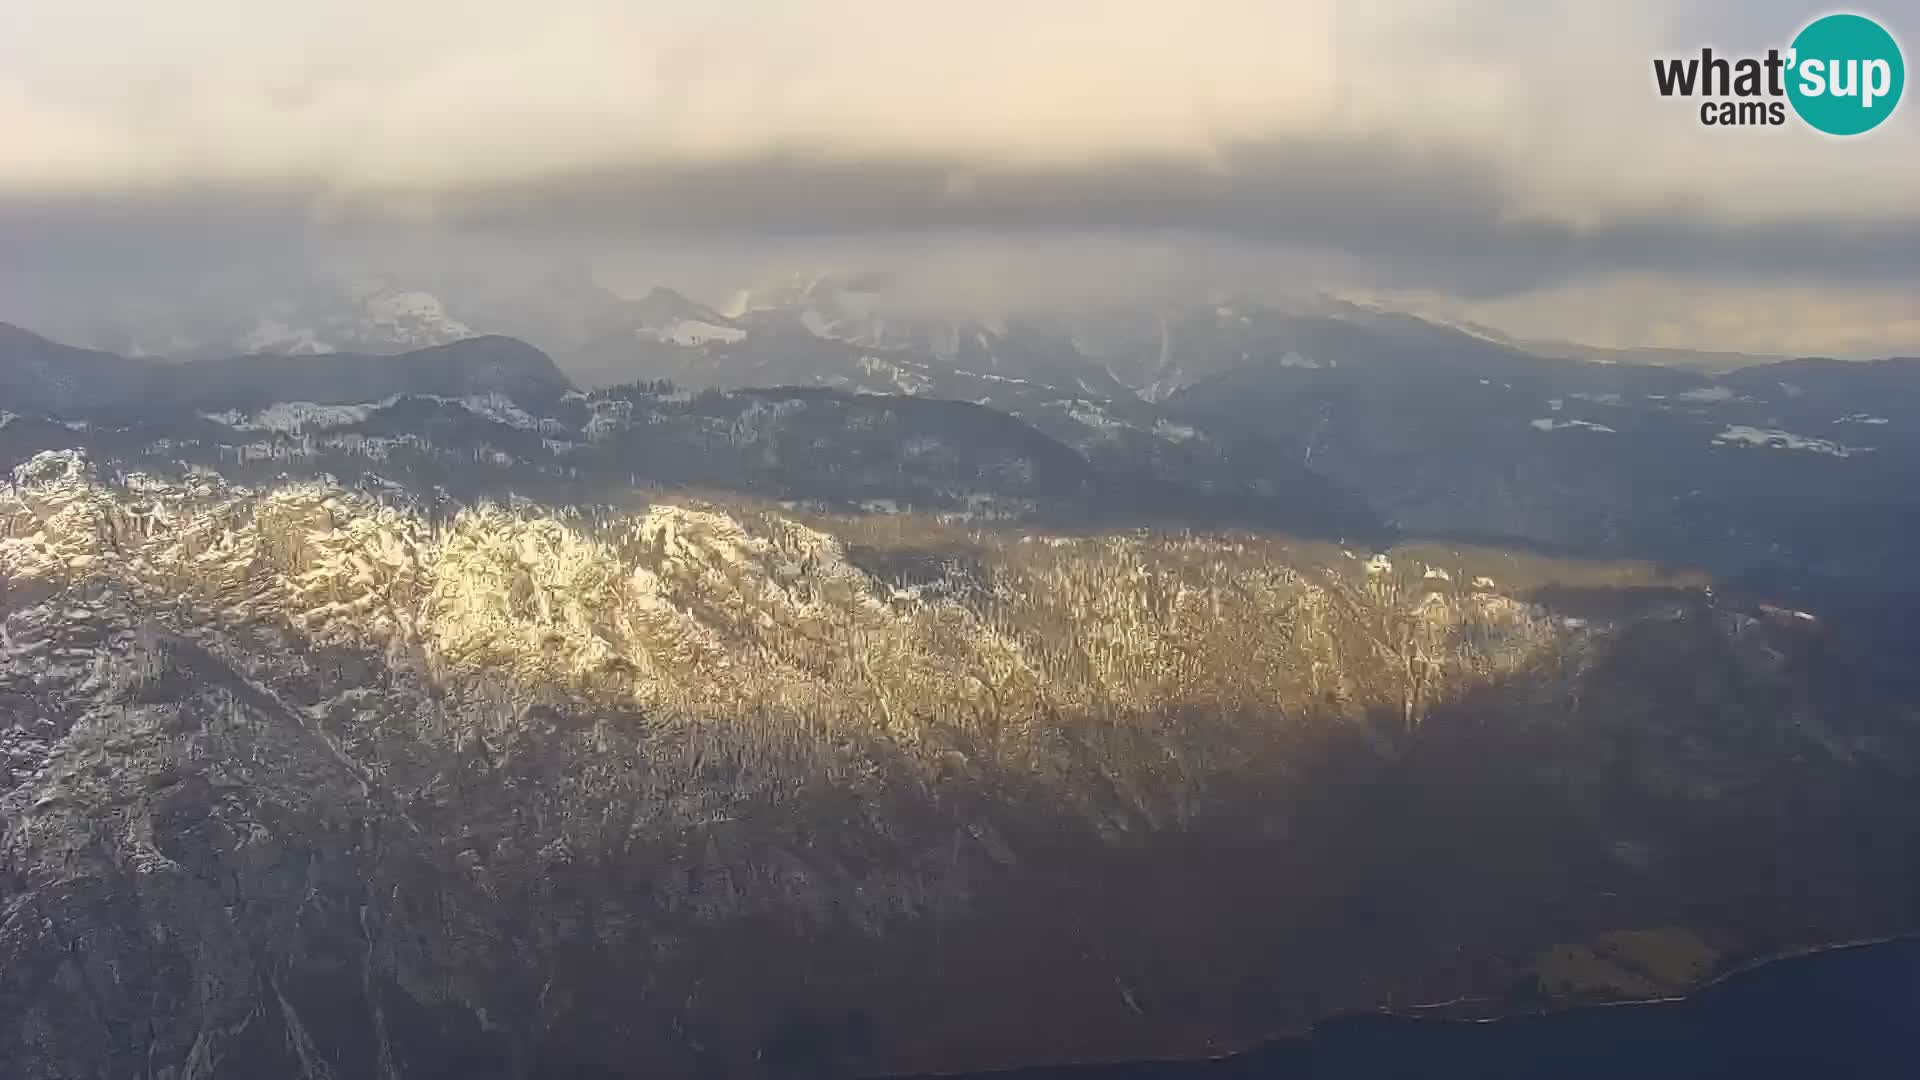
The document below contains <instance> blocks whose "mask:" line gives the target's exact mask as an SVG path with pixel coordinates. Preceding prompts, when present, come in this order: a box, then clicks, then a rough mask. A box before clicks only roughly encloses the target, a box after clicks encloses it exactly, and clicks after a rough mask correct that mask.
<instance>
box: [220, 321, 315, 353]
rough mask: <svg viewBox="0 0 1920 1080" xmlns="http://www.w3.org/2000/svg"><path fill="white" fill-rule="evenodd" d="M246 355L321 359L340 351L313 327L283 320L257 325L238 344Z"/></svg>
mask: <svg viewBox="0 0 1920 1080" xmlns="http://www.w3.org/2000/svg"><path fill="white" fill-rule="evenodd" d="M236 344H238V345H239V346H240V351H241V352H244V353H279V354H282V355H286V356H320V355H322V354H325V353H331V352H339V351H340V350H339V349H337V348H335V347H334V346H333V345H332V344H330V343H328V342H326V341H324V340H322V339H321V337H320V335H319V334H318V333H317V332H315V331H314V330H313V328H312V327H306V326H302V327H297V328H296V327H293V326H289V325H287V324H286V323H284V322H281V321H280V320H279V319H269V318H263V319H261V320H259V321H258V322H255V323H254V324H253V329H251V330H249V331H247V332H246V333H245V334H244V335H242V336H241V338H240V340H239V341H238V342H237V343H236Z"/></svg>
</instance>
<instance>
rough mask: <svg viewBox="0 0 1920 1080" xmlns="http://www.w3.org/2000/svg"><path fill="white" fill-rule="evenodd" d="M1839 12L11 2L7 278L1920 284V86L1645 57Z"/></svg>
mask: <svg viewBox="0 0 1920 1080" xmlns="http://www.w3.org/2000/svg"><path fill="white" fill-rule="evenodd" d="M1817 13H1818V12H1817V11H1816V10H1815V9H1813V8H1812V7H1806V8H1804V9H1803V8H1801V7H1798V6H1795V5H1792V4H1790V3H1786V2H1784V0H1767V2H1766V3H1763V4H1748V5H1733V4H1699V3H1696V4H1691V5H1689V4H1681V5H1671V4H1658V3H1654V2H1653V0H1633V2H1624V3H1620V4H1611V5H1559V4H1553V5H1549V4H1537V3H1524V2H1521V0H1478V2H1469V3H1446V2H1442V0H1402V2H1400V3H1396V4H1387V5H1352V4H1341V3H1337V2H1335V0H1311V2H1303V3H1297V4H1278V3H1272V2H1252V0H1198V2H1190V3H1187V4H1171V3H1150V2H1147V0H1104V2H1100V3H1093V2H1091V0H1057V2H1055V3H1051V4H1045V5H1034V4H1016V3H1012V2H1006V3H1001V2H977V3H974V4H970V5H949V6H939V7H936V6H935V5H932V4H901V3H898V2H891V3H880V2H879V0H841V2H840V3H836V4H832V5H821V4H810V3H798V2H785V0H757V2H756V0H706V2H702V3H692V2H688V3H661V4H652V5H645V6H638V5H630V4H614V3H602V2H598V0H548V2H546V3H540V4H528V3H513V2H507V0H471V2H467V3H459V4H455V3H453V2H452V0H417V2H415V3H411V4H407V5H387V4H377V3H375V2H374V0H339V2H337V3H334V4H329V5H321V6H320V7H318V8H313V9H303V10H301V11H299V12H283V11H263V10H261V9H260V8H259V6H258V5H253V4H242V3H239V2H238V0H188V2H185V3H182V4H176V5H168V6H166V7H165V9H164V11H163V9H162V8H161V7H160V6H156V5H146V4H138V3H134V2H133V0H71V2H69V3H66V4H62V5H59V6H57V7H54V8H49V7H47V6H46V5H31V4H29V3H28V2H27V0H0V129H4V130H6V131H8V132H9V133H10V134H9V142H10V144H11V146H10V152H9V153H8V154H7V155H6V156H4V157H0V275H5V274H8V273H12V274H14V275H16V276H17V275H20V274H25V273H28V272H29V271H36V272H45V273H52V274H58V273H60V272H62V271H65V272H69V273H71V274H73V275H76V276H84V275H86V274H88V273H89V272H92V273H96V274H102V275H104V274H108V273H121V274H124V275H127V276H137V275H138V274H139V273H141V272H143V271H144V270H146V269H153V268H160V267H164V266H165V265H167V264H168V263H169V261H174V262H183V261H191V260H193V259H200V260H203V261H206V262H209V263H215V262H222V261H224V262H225V263H226V264H229V265H231V264H234V263H236V262H243V261H246V260H257V261H262V262H266V261H273V260H279V261H282V262H285V261H290V260H297V259H298V258H301V257H304V256H309V255H314V256H317V255H319V254H321V253H327V252H337V251H342V250H351V249H354V248H355V247H356V246H360V247H365V248H367V249H369V250H373V249H379V250H382V251H391V250H392V249H394V248H395V247H400V248H406V247H408V246H412V247H413V248H415V249H417V250H419V251H422V252H430V251H431V250H433V249H436V248H438V247H442V246H445V245H448V244H450V243H454V242H456V241H457V242H458V243H461V244H470V245H478V246H480V247H487V246H488V245H492V246H496V247H499V248H502V249H514V248H528V247H533V248H542V247H545V248H552V249H555V250H566V251H570V252H587V253H592V254H600V255H606V254H612V253H618V252H619V251H621V250H623V249H630V248H632V247H635V246H646V245H653V244H658V243H660V242H661V240H662V237H667V236H670V237H674V238H676V239H674V241H673V242H674V243H677V244H680V245H686V244H688V243H691V242H693V239H694V238H709V239H711V240H712V241H713V242H714V243H717V244H718V243H724V244H728V245H734V246H737V247H741V248H742V249H743V250H744V249H745V248H746V247H750V246H751V244H750V243H749V241H756V240H757V241H758V242H761V243H763V244H765V245H768V246H770V247H775V248H790V247H792V246H793V245H795V244H797V243H800V242H801V241H802V240H805V241H807V242H813V241H817V239H818V238H820V237H823V236H828V237H832V236H839V237H868V238H872V237H879V236H884V235H894V234H912V233H919V234H926V235H934V234H940V235H954V234H959V235H970V236H973V237H975V238H985V237H993V238H1013V242H1017V243H1020V244H1026V245H1033V244H1036V243H1044V242H1045V241H1046V238H1049V237H1067V236H1079V235H1085V234H1105V235H1111V236H1116V237H1131V238H1139V237H1147V238H1154V242H1155V243H1160V242H1174V241H1169V240H1168V238H1186V239H1185V240H1180V241H1178V242H1184V243H1192V244H1195V245H1199V246H1212V247H1219V246H1227V247H1235V246H1240V247H1255V248H1263V249H1272V250H1275V251H1285V252H1288V253H1291V254H1292V255H1295V256H1298V255H1302V254H1305V255H1315V254H1317V255H1320V256H1324V257H1325V258H1327V259H1329V260H1331V261H1336V262H1338V263H1339V264H1340V266H1341V268H1342V273H1343V274H1349V275H1350V276H1351V275H1357V276H1358V277H1360V278H1363V279H1364V278H1369V277H1370V278H1372V279H1373V280H1374V281H1376V282H1377V283H1378V284H1380V285H1382V286H1389V287H1394V288H1409V289H1420V290H1426V291H1431V292H1437V293H1443V294H1447V295H1451V296H1454V297H1456V298H1458V299H1459V300H1460V301H1461V302H1462V303H1475V302H1481V301H1485V300H1488V299H1489V298H1495V297H1502V296H1512V295H1515V294H1520V293H1526V292H1529V291H1539V290H1542V289H1561V290H1563V289H1564V288H1565V287H1567V286H1569V285H1570V284H1577V283H1578V282H1580V281H1583V280H1585V281H1596V282H1598V281H1610V280H1617V279H1620V278H1622V277H1626V276H1638V277H1651V278H1663V277H1664V278H1670V279H1673V280H1677V281H1693V282H1699V281H1702V280H1708V279H1712V280H1715V281H1721V282H1725V281H1732V282H1753V283H1755V284H1756V287H1759V286H1762V285H1764V286H1765V287H1768V288H1776V289H1777V288H1783V287H1791V288H1794V289H1799V290H1802V291H1803V292H1807V293H1808V294H1812V293H1818V292H1822V291H1825V292H1827V293H1831V294H1834V295H1843V294H1844V295H1853V296H1856V297H1857V296H1858V295H1860V294H1861V293H1862V290H1867V291H1873V290H1879V291H1883V292H1884V291H1887V290H1894V294H1893V295H1894V298H1895V300H1896V301H1897V298H1898V294H1899V290H1910V289H1915V288H1920V255H1916V252H1920V206H1916V205H1915V204H1914V202H1913V200H1912V191H1913V190H1914V189H1915V187H1916V181H1920V137H1916V132H1917V131H1920V125H1916V124H1915V123H1914V121H1913V117H1914V116H1915V115H1916V114H1915V112H1914V107H1913V105H1912V103H1908V104H1907V105H1906V106H1903V108H1902V111H1901V113H1899V114H1897V115H1896V116H1895V118H1894V120H1893V121H1892V122H1891V123H1890V124H1889V125H1888V127H1887V128H1886V129H1884V130H1882V131H1879V132H1876V133H1875V134H1874V135H1872V136H1870V137H1868V138H1865V139H1861V140H1853V141H1846V142H1841V141H1835V140H1827V139H1823V138H1820V137H1817V136H1815V135H1813V134H1812V133H1810V132H1807V131H1805V130H1801V129H1798V128H1793V127H1789V128H1786V129H1750V130H1736V131H1713V130H1710V129H1705V128H1702V127H1700V126H1699V124H1698V123H1697V121H1696V120H1695V118H1694V113H1693V109H1692V107H1691V106H1689V105H1687V104H1684V103H1677V102H1671V101H1662V100H1660V99H1659V98H1658V97H1657V96H1656V95H1654V93H1653V92H1652V86H1651V77H1650V59H1651V57H1652V56H1654V55H1657V54H1668V53H1685V52H1688V51H1693V50H1697V49H1698V47H1699V46H1700V45H1701V44H1704V43H1708V42H1712V43H1716V44H1718V45H1721V46H1723V47H1730V46H1737V47H1742V48H1758V49H1763V48H1765V47H1766V46H1767V45H1768V44H1773V43H1781V44H1784V42H1785V40H1786V39H1787V38H1788V37H1790V36H1791V34H1792V32H1793V31H1794V30H1795V29H1797V27H1798V26H1799V25H1800V24H1801V23H1803V22H1804V21H1805V20H1806V18H1808V17H1809V16H1810V15H1812V14H1817ZM1893 25H1894V29H1895V32H1896V33H1898V32H1899V31H1900V29H1901V27H1900V26H1899V24H1898V20H1893ZM100 27H107V28H108V29H107V30H106V32H104V33H102V32H101V30H100V29H99V28H100ZM1290 265H1297V263H1294V264H1290ZM1369 268H1370V269H1369ZM1616 291H1617V290H1616ZM1722 302H1723V303H1726V302H1731V301H1725V300H1723V301H1722ZM1810 310H1811V309H1810ZM1850 311H1852V313H1851V314H1850V315H1849V316H1848V317H1849V318H1851V319H1857V318H1859V317H1860V315H1859V312H1858V311H1857V310H1854V309H1850ZM0 317H3V316H0Z"/></svg>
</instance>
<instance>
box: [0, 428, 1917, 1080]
mask: <svg viewBox="0 0 1920 1080" xmlns="http://www.w3.org/2000/svg"><path fill="white" fill-rule="evenodd" d="M13 480H14V482H13V484H12V486H11V487H10V488H9V489H8V490H7V492H6V493H5V494H4V496H0V791H4V796H0V812H3V813H4V816H5V837H4V846H3V847H0V910H3V916H0V1062H5V1063H6V1066H7V1067H6V1070H5V1071H6V1072H7V1073H8V1075H17V1076H22V1077H80V1076H88V1077H91V1076H99V1077H124V1076H141V1077H155V1078H158V1077H170V1078H174V1080H185V1078H188V1077H194V1078H207V1077H241V1076H263V1075H285V1076H303V1077H333V1078H340V1080H345V1078H348V1077H381V1078H391V1077H434V1076H449V1077H451V1076H493V1075H497V1076H551V1075H574V1076H619V1075H631V1074H633V1073H635V1072H641V1071H645V1072H648V1073H652V1074H659V1075H715V1074H722V1075H727V1074H732V1075H759V1074H768V1075H823V1074H838V1073H845V1072H852V1071H887V1070H894V1069H901V1070H905V1069H923V1068H924V1069H932V1068H971V1067H982V1066H989V1065H1005V1064H1013V1063H1016V1062H1020V1061H1041V1060H1065V1059H1071V1058H1090V1057H1107V1058H1112V1057H1123V1056H1129V1055H1137V1054H1147V1053H1157V1054H1166V1053H1201V1052H1206V1051H1209V1050H1219V1049H1225V1048H1228V1047H1230V1046H1232V1045H1234V1044H1235V1043H1239V1042H1245V1041H1249V1040H1251V1039H1253V1038H1256V1037H1258V1036H1260V1035H1261V1034H1264V1033H1266V1032H1269V1031H1271V1030H1274V1029H1276V1028H1278V1027H1281V1026H1284V1025H1286V1024H1288V1023H1294V1022H1300V1021H1304V1020H1306V1019H1311V1018H1313V1017H1315V1016H1319V1015H1324V1014H1325V1013H1327V1012H1330V1011H1334V1010H1337V1009H1343V1008H1364V1007H1368V1006H1371V1005H1374V1004H1376V1003H1380V1002H1383V1001H1385V1000H1386V999H1388V998H1390V997H1393V996H1394V995H1396V994H1397V995H1400V996H1399V998H1398V1000H1401V1001H1406V1000H1408V996H1409V995H1429V994H1430V995H1433V999H1434V1000H1444V999H1446V998H1450V997H1455V996H1471V997H1478V998H1483V999H1485V1000H1486V1001H1487V1002H1489V1006H1488V1007H1489V1008H1497V1007H1505V1006H1504V1005H1502V1004H1501V1003H1503V1002H1508V1003H1510V1002H1511V999H1512V998H1513V996H1514V995H1515V994H1516V993H1525V994H1529V995H1530V994H1534V993H1538V992H1543V991H1541V989H1540V988H1541V987H1542V981H1541V980H1542V978H1543V977H1544V973H1545V969H1544V968H1543V967H1542V965H1543V964H1544V963H1545V962H1546V961H1543V960H1542V957H1543V956H1553V955H1559V954H1553V953H1551V951H1550V949H1551V947H1552V946H1554V945H1556V944H1565V943H1570V942H1571V943H1580V942H1587V941H1590V940H1597V939H1600V938H1601V937H1602V936H1603V935H1605V934H1607V933H1608V932H1612V931H1622V930H1630V929H1634V928H1638V927H1650V926H1652V927H1658V926H1669V925H1678V926H1684V927H1689V928H1690V929H1691V932H1692V933H1693V934H1694V935H1697V937H1698V938H1699V939H1702V940H1704V942H1705V943H1706V944H1705V946H1704V947H1705V948H1708V949H1710V950H1711V951H1712V953H1717V954H1719V955H1722V956H1731V955H1737V954H1740V953H1743V952H1754V951H1763V950H1765V949H1768V948H1777V947H1779V946H1781V945H1784V944H1790V943H1795V942H1810V941H1818V940H1825V939H1831V938H1834V937H1839V936H1845V935H1850V934H1858V933H1866V932H1873V931H1876V930H1884V929H1887V928H1892V927H1898V926H1908V927H1910V925H1911V915H1912V912H1913V911H1914V910H1917V909H1916V908H1915V907H1914V906H1913V905H1914V901H1915V900H1916V899H1920V895H1917V894H1920V861H1917V859H1916V855H1915V854H1914V853H1915V852H1916V851H1920V845H1916V844H1915V843H1913V841H1914V840H1915V839H1916V837H1915V836H1914V832H1915V826H1914V824H1913V823H1914V822H1917V821H1920V815H1916V814H1914V813H1913V811H1914V810H1915V809H1916V805H1915V804H1916V787H1915V783H1914V779H1913V776H1914V773H1913V770H1914V765H1915V757H1914V754H1915V752H1916V746H1920V743H1916V737H1915V736H1916V730H1915V718H1914V716H1913V712H1912V709H1911V707H1910V706H1905V707H1903V706H1901V705H1900V704H1899V703H1898V702H1897V701H1894V700H1891V699H1888V698H1885V697H1882V696H1880V695H1878V694H1877V693H1876V692H1875V690H1874V689H1873V687H1872V686H1871V685H1862V684H1860V683H1859V682H1858V681H1857V680H1853V679H1851V678H1850V677H1849V675H1848V668H1847V665H1846V657H1844V656H1838V655H1835V654H1834V652H1833V650H1832V649H1831V648H1830V647H1829V646H1828V645H1827V643H1826V642H1825V641H1824V639H1823V637H1822V634H1821V630H1820V627H1819V625H1818V624H1817V622H1815V621H1813V620H1809V619H1806V618H1802V617H1800V616H1798V615H1797V614H1795V613H1792V612H1783V611H1778V610H1771V611H1765V610H1759V609H1755V610H1752V611H1745V610H1736V609H1732V608H1728V607H1723V606H1719V605H1717V604H1716V603H1714V602H1713V601H1712V600H1711V599H1710V598H1708V597H1706V596H1705V595H1703V594H1700V593H1698V592H1689V591H1685V590H1679V589H1674V590H1669V591H1664V592H1663V591H1660V590H1653V591H1652V592H1651V594H1650V595H1651V596H1652V599H1650V600H1639V601H1635V602H1632V603H1628V604H1627V605H1626V606H1625V607H1623V608H1620V609H1618V610H1615V611H1612V612H1611V613H1608V614H1603V615H1595V614H1592V613H1586V614H1582V615H1579V616H1571V615H1569V614H1567V611H1566V610H1565V609H1564V605H1561V604H1558V602H1555V603H1544V602H1543V603H1535V602H1529V601H1528V600H1527V599H1526V596H1525V589H1524V588H1522V586H1523V585H1526V584H1528V583H1526V582H1520V581H1515V580H1507V581H1505V583H1504V584H1503V583H1502V582H1500V581H1496V580H1494V579H1493V577H1492V575H1493V574H1495V573H1498V574H1500V576H1501V577H1502V578H1506V576H1507V575H1508V573H1509V572H1512V573H1516V574H1522V575H1523V576H1533V577H1539V576H1541V574H1543V573H1544V572H1543V571H1541V570H1540V569H1539V567H1538V566H1535V567H1533V568H1531V569H1518V568H1516V564H1514V563H1512V562H1511V560H1508V561H1506V562H1501V561H1500V560H1498V559H1497V558H1496V557H1493V556H1489V555H1487V554H1485V553H1475V552H1472V551H1467V552H1451V551H1427V552H1413V551H1407V552H1395V553H1391V554H1389V555H1386V556H1382V557H1380V558H1377V559H1375V560H1374V561H1372V562H1363V561H1362V560H1361V559H1360V558H1358V557H1355V556H1353V555H1351V554H1349V553H1344V552H1342V551H1341V550H1339V549H1338V548H1337V547H1331V546H1322V545H1308V544H1291V543H1287V542H1282V541H1278V540H1266V539H1257V538H1214V539H1207V538H1192V537H1156V536H1148V535H1121V536H1078V537H1072V536H1064V535H1047V534H1033V535H1030V536H1026V537H1014V536H1008V535H1004V534H998V533H992V532H977V531H969V530H968V529H966V528H965V527H963V526H960V525H954V524H940V523H938V522H935V521H932V520H927V519H921V518H917V517H912V516H887V517H880V518H832V517H809V518H805V519H804V520H803V519H802V518H800V517H796V516H795V514H794V513H793V512H790V511H782V510H779V509H776V508H774V507H772V506H770V505H765V504H755V503H751V502H747V501H733V502H727V503H721V504H716V503H711V502H698V501H693V500H687V499H677V500H668V501H662V502H657V503H655V504H653V505H650V506H645V507H637V508H632V509H629V510H622V511H618V512H616V511H612V510H607V509H597V510H590V509H574V508H567V507H549V508H537V507H533V506H521V507H518V508H506V507H501V506H498V505H492V504H487V503H484V502H480V503H474V504H471V505H454V504H450V503H447V502H445V501H442V500H426V501H422V500H418V499H415V498H413V497H412V496H409V495H407V494H406V493H404V492H390V493H388V494H386V495H384V496H378V497H377V496H375V495H372V494H368V493H366V492H364V491H355V490H349V489H346V488H343V487H340V486H338V485H335V484H331V483H328V482H325V481H311V482H294V481H283V482H275V483H272V484H266V485H260V486H253V487H246V486H239V485H236V484H234V483H232V482H230V481H227V480H224V479H221V478H219V477H217V476H212V475H205V474H202V475H196V476H189V477H186V478H174V479H165V478H160V477H155V476H149V475H146V474H116V475H107V476H103V475H101V473H100V471H99V470H98V469H96V467H95V466H94V464H93V463H92V462H90V461H89V460H88V458H87V457H86V455H85V454H83V453H79V452H73V451H67V452H49V453H43V454H40V455H38V456H36V457H35V458H33V459H32V460H31V461H29V462H27V463H26V464H24V465H22V466H21V467H20V468H19V469H17V470H16V471H15V475H14V478H13ZM1496 564H1497V566H1498V567H1499V568H1498V569H1496ZM1552 573H1554V574H1557V575H1558V576H1559V580H1560V582H1561V584H1562V585H1563V586H1567V587H1568V588H1567V589H1563V590H1562V591H1563V593H1566V592H1568V590H1571V593H1573V594H1579V595H1607V596H1626V597H1629V598H1633V597H1640V596H1642V595H1643V593H1639V592H1632V591H1621V590H1614V589H1610V588H1608V587H1611V586H1621V585H1645V584H1647V579H1648V574H1647V572H1646V571H1644V570H1639V569H1635V568H1621V567H1585V568H1582V567H1577V566H1572V565H1562V566H1559V567H1557V568H1555V569H1554V570H1553V571H1552ZM1534 583H1536V584H1537V582H1534ZM1543 595H1544V594H1543ZM1556 608H1559V610H1556ZM1622 962H1625V961H1622ZM1711 968H1712V965H1711V963H1709V962H1702V964H1701V965H1700V966H1699V968H1698V970H1697V971H1692V969H1689V970H1690V971H1692V973H1691V974H1681V975H1674V974H1672V973H1671V972H1669V973H1668V974H1667V975H1666V976H1663V978H1666V979H1669V980H1671V979H1678V980H1680V981H1685V979H1687V978H1691V977H1697V976H1699V975H1700V974H1704V973H1705V972H1706V971H1709V970H1711ZM1636 977H1637V976H1636ZM1584 985H1586V986H1587V988H1588V990H1589V991H1591V989H1592V984H1591V981H1589V983H1588V984H1584ZM1642 985H1643V984H1642ZM1654 985H1659V986H1664V985H1667V983H1663V982H1656V983H1655V984H1654ZM1556 992H1559V991H1556ZM1564 992H1575V991H1573V990H1570V989H1569V990H1566V991H1564Z"/></svg>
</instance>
